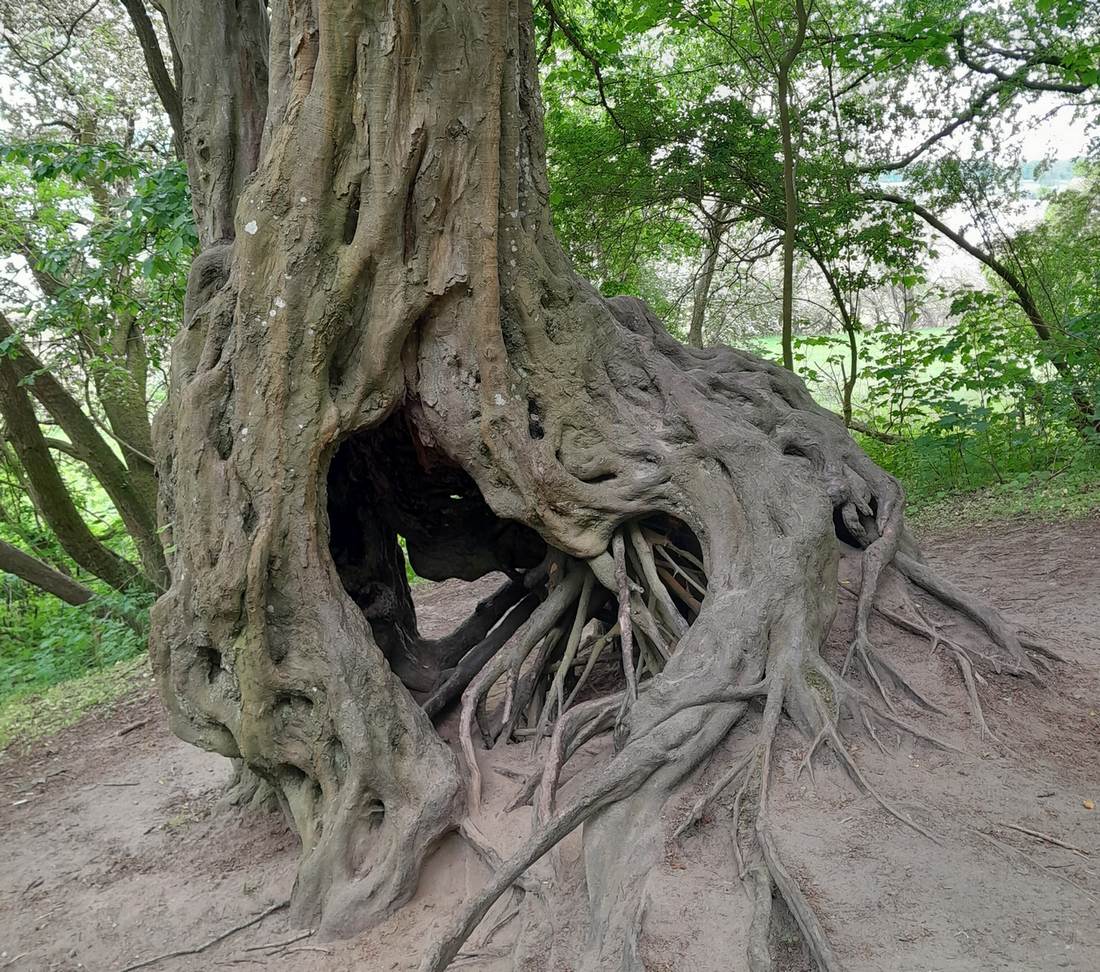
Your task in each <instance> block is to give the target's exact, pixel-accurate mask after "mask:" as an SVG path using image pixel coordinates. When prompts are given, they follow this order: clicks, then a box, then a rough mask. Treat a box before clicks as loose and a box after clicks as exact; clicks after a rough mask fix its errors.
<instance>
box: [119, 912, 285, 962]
mask: <svg viewBox="0 0 1100 972" xmlns="http://www.w3.org/2000/svg"><path fill="white" fill-rule="evenodd" d="M289 904H290V899H289V898H288V899H287V900H286V901H280V902H279V903H278V904H273V905H272V906H271V907H270V908H265V909H264V910H263V911H261V912H260V913H259V914H258V915H253V917H251V918H249V919H248V920H247V921H243V922H241V923H240V924H239V925H234V926H233V927H232V928H230V929H228V930H227V931H223V932H222V933H221V934H220V935H215V936H214V937H213V938H211V939H210V940H209V941H207V942H203V943H202V944H201V945H196V946H195V947H194V948H178V949H176V950H175V951H174V952H165V953H164V954H162V955H154V956H153V957H152V958H148V959H143V960H142V961H140V962H135V963H134V964H133V965H127V966H126V967H125V968H123V969H119V972H136V970H137V969H144V968H148V967H149V966H150V965H156V963H157V962H163V961H164V960H165V959H170V958H179V957H180V956H181V955H198V954H199V952H205V951H206V950H207V949H208V948H212V947H213V946H215V945H217V944H218V943H219V942H223V941H225V939H227V938H228V937H229V936H230V935H233V934H235V933H237V932H239V931H243V930H244V929H245V928H249V927H251V926H252V925H255V924H258V923H259V922H261V921H263V920H264V919H265V918H266V917H267V916H268V915H271V914H274V913H275V912H276V911H280V910H282V909H283V908H285V907H287V906H288V905H289Z"/></svg>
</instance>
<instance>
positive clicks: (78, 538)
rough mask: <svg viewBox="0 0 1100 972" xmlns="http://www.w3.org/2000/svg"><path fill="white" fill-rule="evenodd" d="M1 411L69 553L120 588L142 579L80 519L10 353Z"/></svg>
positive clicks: (46, 515) (35, 495) (1, 378)
mask: <svg viewBox="0 0 1100 972" xmlns="http://www.w3.org/2000/svg"><path fill="white" fill-rule="evenodd" d="M0 414H2V415H3V417H4V423H5V425H6V427H7V436H8V439H9V441H10V442H11V444H12V448H13V449H14V450H15V453H16V455H17V456H18V458H19V463H20V465H21V466H22V467H23V471H24V472H25V473H26V474H27V480H28V482H29V484H30V490H31V498H32V499H33V501H34V505H35V507H36V508H37V509H38V511H39V513H41V514H42V517H43V519H44V520H45V521H46V522H47V523H48V524H49V526H50V529H51V530H53V532H54V534H55V535H56V537H57V540H58V542H59V543H60V544H61V546H62V547H63V548H64V550H65V552H66V553H67V554H68V555H69V556H70V557H72V558H73V560H75V561H76V562H77V563H78V564H79V565H80V566H81V567H83V568H84V569H85V570H87V571H88V572H89V573H92V574H95V576H96V577H98V578H100V579H101V580H103V581H105V582H106V583H108V584H110V585H111V587H114V588H115V589H116V590H120V591H121V590H126V589H127V588H128V587H132V586H133V585H135V584H141V575H140V574H139V573H138V572H137V571H136V570H135V569H134V567H133V566H132V565H131V564H129V563H127V562H126V561H125V560H123V559H122V558H121V557H119V556H118V555H117V554H116V553H114V552H113V551H112V550H109V549H108V548H107V547H105V546H104V545H103V544H102V543H100V542H99V541H98V540H97V539H96V538H95V537H94V536H93V535H92V532H91V530H89V529H88V527H87V525H86V524H85V523H84V520H83V519H82V518H81V516H80V513H79V511H78V510H77V508H76V506H75V505H74V504H73V500H72V497H71V496H70V495H69V491H68V488H67V487H66V486H65V483H64V481H63V480H62V478H61V474H60V473H59V472H58V470H57V466H56V465H55V464H54V461H53V457H52V456H51V455H50V450H49V446H48V445H47V444H46V441H45V438H44V437H43V435H42V431H41V429H40V428H39V426H38V419H37V417H36V416H35V414H34V407H33V406H32V405H31V402H30V399H29V398H28V397H27V393H26V389H25V388H24V387H22V386H21V385H20V384H19V373H18V371H17V370H16V368H15V366H14V365H13V364H12V363H11V361H10V360H9V359H8V358H0Z"/></svg>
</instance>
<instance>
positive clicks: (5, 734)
mask: <svg viewBox="0 0 1100 972" xmlns="http://www.w3.org/2000/svg"><path fill="white" fill-rule="evenodd" d="M150 679H151V674H150V671H149V664H148V660H147V659H146V658H145V657H144V656H141V657H137V658H128V659H126V660H125V661H120V662H116V663H115V664H113V665H108V666H107V667H106V668H103V669H101V670H100V671H96V672H92V673H91V674H87V675H82V676H80V677H78V678H71V679H68V680H67V681H63V682H60V683H59V684H57V685H53V686H51V687H50V688H48V689H46V690H45V691H41V692H32V693H27V694H24V695H21V696H18V697H12V696H8V698H7V699H6V701H3V702H0V750H3V749H6V748H7V747H8V746H10V745H12V744H20V743H22V744H25V743H29V742H33V741H34V740H35V739H38V738H41V737H42V736H48V735H51V734H53V733H55V732H58V731H59V730H61V729H64V728H65V727H66V726H71V725H72V724H73V723H75V722H77V721H79V720H80V719H81V717H83V716H84V715H85V713H87V712H88V711H89V710H90V709H92V708H94V707H96V706H100V705H107V704H110V703H113V702H118V701H120V700H121V699H123V698H125V697H126V696H128V695H130V694H132V693H133V692H136V691H137V690H138V689H140V688H142V687H143V686H146V685H148V684H149V680H150Z"/></svg>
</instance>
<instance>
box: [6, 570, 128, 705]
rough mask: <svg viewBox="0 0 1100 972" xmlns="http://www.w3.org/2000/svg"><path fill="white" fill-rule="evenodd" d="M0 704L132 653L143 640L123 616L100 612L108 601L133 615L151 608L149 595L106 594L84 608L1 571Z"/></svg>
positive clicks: (93, 669) (112, 662) (96, 668)
mask: <svg viewBox="0 0 1100 972" xmlns="http://www.w3.org/2000/svg"><path fill="white" fill-rule="evenodd" d="M0 598H2V599H3V605H2V607H0V704H3V703H5V702H7V701H8V700H9V699H13V698H18V697H21V696H24V695H28V694H31V693H33V692H37V691H40V690H41V689H43V688H46V687H48V686H50V685H54V684H56V683H57V682H63V681H66V680H68V679H72V678H76V677H78V676H80V675H85V674H87V673H89V672H94V671H98V670H99V669H101V668H104V667H106V666H109V665H112V664H114V663H115V662H118V661H121V660H124V659H127V658H132V657H134V656H135V655H137V654H140V653H141V652H142V651H143V650H144V648H145V639H144V637H142V636H139V635H138V634H137V633H135V632H134V631H133V630H132V629H131V628H130V627H128V626H127V625H126V624H124V623H123V622H122V621H119V620H114V619H108V618H104V617H101V616H97V614H96V608H97V607H99V606H102V605H104V604H110V605H112V606H114V607H116V608H123V609H125V610H127V611H128V612H130V613H132V614H141V613H143V612H144V611H146V610H147V609H148V607H149V599H148V597H138V596H131V597H127V596H124V595H121V594H117V593H114V592H112V593H111V594H107V593H103V594H101V595H99V596H98V597H97V598H95V599H93V600H92V601H90V602H88V604H86V605H81V606H80V607H72V606H70V605H68V604H65V603H63V602H61V601H59V600H57V599H56V598H54V597H50V596H48V595H43V594H41V593H39V592H37V591H34V590H33V589H30V588H29V587H28V585H26V584H23V583H21V582H20V581H18V580H16V579H15V578H12V577H11V576H10V575H7V574H0Z"/></svg>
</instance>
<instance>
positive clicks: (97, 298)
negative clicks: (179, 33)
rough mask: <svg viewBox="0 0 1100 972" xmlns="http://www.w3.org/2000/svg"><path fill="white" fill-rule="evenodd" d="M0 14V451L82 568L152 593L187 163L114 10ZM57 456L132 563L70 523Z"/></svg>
mask: <svg viewBox="0 0 1100 972" xmlns="http://www.w3.org/2000/svg"><path fill="white" fill-rule="evenodd" d="M143 9H144V8H143ZM0 17H2V18H3V24H4V28H5V29H4V31H3V35H2V36H3V41H2V43H0V70H2V71H3V73H4V74H5V76H6V77H8V78H10V79H14V80H16V81H17V82H18V84H19V90H20V92H21V93H22V95H23V97H24V99H25V101H26V102H27V110H26V111H24V112H22V113H20V114H19V115H18V117H17V116H15V115H14V114H12V115H10V116H8V117H6V118H5V120H4V125H3V145H2V153H0V155H2V157H0V258H2V259H3V265H4V277H3V281H2V284H3V286H2V291H0V418H2V419H3V423H4V432H5V436H6V438H7V440H8V441H10V443H11V445H12V452H11V454H9V455H8V456H6V459H7V460H8V461H9V462H17V463H20V464H21V465H22V467H23V469H22V472H23V474H24V478H25V480H26V483H27V486H28V488H29V489H30V492H31V495H32V497H33V499H34V501H35V504H36V507H37V509H38V511H39V513H40V514H41V516H42V517H43V519H44V520H45V521H46V522H47V523H48V524H49V525H50V527H51V528H52V530H53V531H54V533H55V534H56V536H57V538H58V540H59V541H60V543H61V544H62V546H63V547H64V549H65V550H66V551H67V552H68V553H69V554H70V555H71V556H72V558H73V560H74V561H75V562H76V563H77V564H78V565H79V566H80V567H81V568H83V569H85V570H87V571H88V572H89V573H91V574H92V575H93V576H95V577H98V578H100V579H102V580H103V581H105V582H106V583H107V584H108V585H110V586H111V587H114V588H116V589H119V590H123V589H127V588H130V587H144V588H147V589H150V590H156V591H159V590H162V589H163V588H164V587H165V586H166V584H167V568H166V564H165V560H164V555H163V551H162V546H161V539H160V536H159V535H158V532H157V518H156V494H157V484H156V478H155V476H154V470H153V460H152V452H153V447H152V431H151V427H150V414H151V403H152V402H153V401H154V400H155V399H156V397H157V396H158V394H159V393H160V390H161V389H160V388H159V387H158V382H157V380H156V371H157V369H158V366H159V364H160V357H161V354H162V352H163V350H164V349H165V347H166V345H167V343H168V340H169V338H170V336H171V334H172V333H173V332H174V327H175V323H176V321H177V319H178V317H179V314H180V310H181V305H182V300H183V283H184V280H185V273H186V266H187V264H189V262H190V259H189V257H190V250H191V246H192V243H193V239H194V232H193V228H192V226H191V215H190V212H189V210H190V204H189V202H188V198H187V185H186V177H185V174H184V171H183V167H182V165H180V164H178V163H174V162H172V161H171V160H170V158H168V159H166V158H165V157H164V153H162V152H161V150H160V148H161V146H162V145H166V143H167V133H166V131H165V128H164V126H163V123H162V122H161V121H160V115H159V112H156V111H155V108H156V96H155V95H154V94H153V90H152V88H151V87H150V86H149V85H148V83H146V82H144V80H143V67H144V64H143V61H142V58H141V56H140V54H137V52H136V51H135V49H134V47H133V45H132V44H130V43H129V41H128V36H129V35H128V31H127V30H126V29H120V23H121V22H123V21H124V19H125V18H124V15H123V14H122V12H121V11H118V10H115V11H114V12H113V14H112V13H111V10H110V8H109V7H107V5H103V7H102V9H101V8H100V7H99V5H92V6H88V5H87V4H75V3H73V4H70V3H67V2H61V3H56V4H49V5H45V6H43V5H40V4H38V3H30V4H25V5H24V4H20V5H8V4H3V5H2V6H0ZM125 22H126V23H127V24H129V21H128V20H126V21H125ZM166 93H167V92H162V94H166ZM49 426H53V428H49ZM58 432H59V433H60V435H58V434H57V433H58ZM63 457H64V458H65V459H66V460H67V459H75V460H77V461H78V462H79V463H81V464H82V465H83V466H84V467H85V468H86V470H87V473H88V474H90V476H91V477H93V478H94V480H95V481H97V482H98V483H99V484H100V485H101V486H102V488H103V490H104V492H105V493H106V494H107V496H109V497H110V500H111V502H112V503H113V504H114V506H115V508H116V510H117V512H118V514H119V516H120V518H121V520H122V523H123V524H124V526H125V530H126V534H127V535H128V537H129V539H130V540H131V541H132V544H133V551H132V553H133V554H136V558H135V559H136V561H137V563H136V564H134V563H130V562H129V558H130V556H131V552H130V551H128V550H127V551H122V552H121V553H120V552H119V551H118V550H115V549H113V548H110V547H109V546H108V545H107V544H105V543H104V542H102V540H101V539H100V538H98V537H96V536H95V534H94V533H93V527H94V524H91V525H89V524H88V523H86V522H85V517H84V516H83V514H82V512H81V511H80V510H79V509H78V507H77V503H76V502H75V500H74V497H73V496H71V495H70V492H71V489H70V484H69V483H68V482H67V481H66V478H65V476H63V475H62V472H63V470H62V468H61V459H62V458H63ZM24 576H25V575H24ZM43 576H44V575H43ZM46 589H47V590H50V589H51V588H46Z"/></svg>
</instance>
